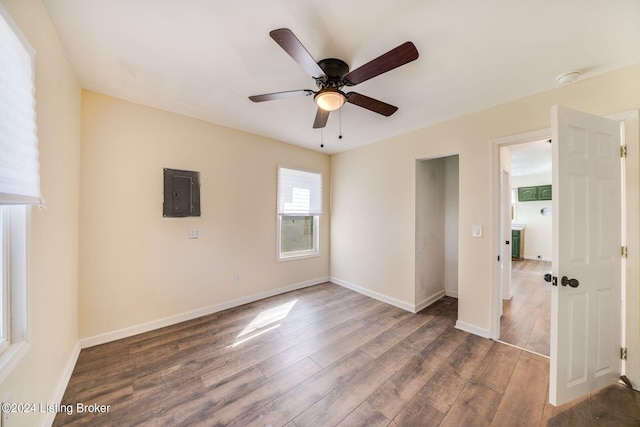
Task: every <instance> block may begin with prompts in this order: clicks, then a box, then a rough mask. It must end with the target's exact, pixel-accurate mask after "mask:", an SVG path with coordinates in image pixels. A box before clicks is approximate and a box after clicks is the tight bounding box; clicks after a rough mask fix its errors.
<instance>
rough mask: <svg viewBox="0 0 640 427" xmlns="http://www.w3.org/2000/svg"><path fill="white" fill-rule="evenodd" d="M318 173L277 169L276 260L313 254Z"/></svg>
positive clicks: (317, 221) (317, 215)
mask: <svg viewBox="0 0 640 427" xmlns="http://www.w3.org/2000/svg"><path fill="white" fill-rule="evenodd" d="M321 214H322V174H320V173H317V172H308V171H302V170H297V169H289V168H285V167H279V168H278V259H279V260H286V259H295V258H301V257H309V256H317V255H319V254H320V248H319V227H320V215H321Z"/></svg>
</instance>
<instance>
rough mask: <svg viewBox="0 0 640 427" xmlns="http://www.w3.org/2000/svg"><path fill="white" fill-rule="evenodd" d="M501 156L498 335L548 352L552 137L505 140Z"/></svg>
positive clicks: (541, 352) (513, 342)
mask: <svg viewBox="0 0 640 427" xmlns="http://www.w3.org/2000/svg"><path fill="white" fill-rule="evenodd" d="M500 156H501V162H500V163H501V165H502V177H501V198H502V203H501V205H500V206H501V209H502V212H501V215H500V217H501V222H502V224H501V228H500V229H501V230H502V235H503V236H502V237H503V238H502V239H501V241H502V242H503V244H504V248H503V251H502V254H503V255H502V256H503V257H504V260H503V261H504V262H503V263H502V268H503V269H504V272H503V280H502V281H503V289H502V291H503V292H502V307H501V308H502V316H501V318H500V341H502V342H504V343H507V344H510V345H513V346H516V347H519V348H522V349H523V350H527V351H530V352H533V353H536V354H539V355H542V356H545V357H549V349H550V332H551V286H550V284H549V283H547V282H545V281H544V275H545V274H547V273H550V272H551V256H552V244H551V243H552V221H553V216H552V211H551V198H552V194H553V191H552V190H553V189H552V187H551V180H552V175H551V173H552V170H551V168H552V159H551V140H550V139H549V138H545V139H542V140H537V141H531V142H522V143H518V144H514V145H509V146H505V147H503V148H502V149H501V150H500ZM503 156H505V157H506V158H505V159H503V158H502V157H503Z"/></svg>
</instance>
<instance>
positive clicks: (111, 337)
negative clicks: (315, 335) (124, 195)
mask: <svg viewBox="0 0 640 427" xmlns="http://www.w3.org/2000/svg"><path fill="white" fill-rule="evenodd" d="M328 281H329V277H320V278H317V279H313V280H307V281H305V282H300V283H295V284H293V285H288V286H284V287H281V288H277V289H272V290H269V291H265V292H260V293H258V294H254V295H249V296H246V297H242V298H237V299H234V300H231V301H228V302H223V303H220V304H214V305H212V306H208V307H202V308H199V309H196V310H191V311H188V312H185V313H180V314H176V315H174V316H169V317H165V318H163V319H158V320H153V321H151V322H147V323H142V324H139V325H134V326H129V327H126V328H122V329H118V330H115V331H111V332H107V333H104V334H100V335H96V336H93V337H87V338H82V339H81V340H80V347H81V348H87V347H93V346H96V345H100V344H105V343H108V342H111V341H115V340H119V339H122V338H127V337H131V336H133V335H137V334H141V333H144V332H149V331H152V330H154V329H159V328H164V327H166V326H171V325H175V324H176V323H180V322H184V321H187V320H191V319H195V318H197V317H202V316H206V315H209V314H213V313H217V312H219V311H223V310H228V309H230V308H233V307H238V306H240V305H244V304H248V303H250V302H254V301H258V300H261V299H264V298H269V297H272V296H275V295H279V294H283V293H285V292H291V291H295V290H297V289H302V288H307V287H309V286H314V285H319V284H320V283H325V282H328Z"/></svg>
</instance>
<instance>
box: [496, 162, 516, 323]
mask: <svg viewBox="0 0 640 427" xmlns="http://www.w3.org/2000/svg"><path fill="white" fill-rule="evenodd" d="M510 175H511V174H510V173H509V171H507V170H504V169H502V170H501V175H500V191H501V193H502V196H501V199H502V209H501V211H502V213H501V221H500V222H501V228H502V230H501V235H502V239H501V245H502V254H501V257H502V263H500V265H501V269H502V271H501V272H500V277H501V288H502V291H501V294H502V299H503V300H510V299H511V296H512V292H511V248H512V247H513V241H512V238H511V180H510ZM507 242H509V243H508V244H507ZM499 308H500V315H502V304H500V307H499Z"/></svg>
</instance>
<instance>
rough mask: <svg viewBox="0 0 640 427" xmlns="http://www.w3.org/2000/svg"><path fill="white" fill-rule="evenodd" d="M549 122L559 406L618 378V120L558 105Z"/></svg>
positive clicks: (553, 374)
mask: <svg viewBox="0 0 640 427" xmlns="http://www.w3.org/2000/svg"><path fill="white" fill-rule="evenodd" d="M551 122H552V139H553V164H554V168H553V202H552V207H553V211H552V212H553V215H554V220H553V263H552V269H553V274H554V276H556V277H557V286H554V287H553V290H552V300H551V304H552V306H551V362H550V384H549V401H550V402H551V403H552V404H554V405H560V404H562V403H565V402H568V401H570V400H573V399H575V398H577V397H580V396H583V395H585V394H587V393H589V392H591V391H593V390H596V389H598V388H601V387H603V386H606V385H608V384H611V383H613V382H614V381H615V380H616V379H618V378H619V377H620V358H619V349H620V342H621V339H620V322H621V319H620V287H621V283H620V281H621V275H620V271H621V254H620V248H621V243H620V242H621V225H620V221H621V220H620V218H621V189H620V187H621V184H620V127H619V124H618V123H617V122H615V121H612V120H608V119H605V118H603V117H599V116H593V115H589V114H586V113H582V112H578V111H573V110H569V109H567V108H563V107H557V106H556V107H553V108H552V113H551ZM556 165H557V167H556ZM563 278H564V280H563ZM572 279H573V280H575V281H572ZM576 285H577V287H575V286H576Z"/></svg>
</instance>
